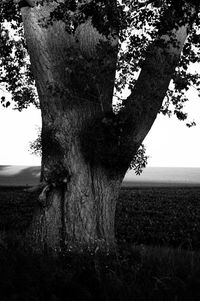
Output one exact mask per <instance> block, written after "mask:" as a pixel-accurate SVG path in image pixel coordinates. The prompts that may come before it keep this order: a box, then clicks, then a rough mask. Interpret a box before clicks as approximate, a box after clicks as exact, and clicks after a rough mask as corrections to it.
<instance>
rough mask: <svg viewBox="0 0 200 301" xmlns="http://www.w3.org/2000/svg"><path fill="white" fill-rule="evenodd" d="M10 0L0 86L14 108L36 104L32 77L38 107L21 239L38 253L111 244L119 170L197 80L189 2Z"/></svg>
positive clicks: (178, 109) (194, 18) (194, 14)
mask: <svg viewBox="0 0 200 301" xmlns="http://www.w3.org/2000/svg"><path fill="white" fill-rule="evenodd" d="M16 2H17V3H16ZM16 2H15V3H13V2H12V1H11V0H4V1H2V4H1V24H2V26H1V44H2V47H1V67H2V70H3V73H2V74H3V75H2V79H1V82H2V83H4V84H5V83H6V87H7V89H8V90H9V91H11V92H12V93H13V98H14V101H15V102H16V104H17V106H18V107H19V108H21V107H24V106H26V105H28V104H29V102H35V103H36V104H37V101H36V100H35V95H34V93H35V92H34V85H33V84H34V81H35V85H36V87H37V93H38V98H39V103H40V108H41V113H42V133H41V143H42V175H41V185H40V195H39V204H38V208H37V210H36V212H35V215H34V218H33V221H32V224H31V227H30V229H29V232H28V234H27V237H28V239H29V244H30V245H31V246H32V248H33V249H34V250H35V251H39V252H43V251H44V250H48V251H52V252H57V251H60V250H62V249H65V250H74V251H79V250H83V249H87V250H91V251H92V250H96V249H101V250H111V249H112V248H113V246H114V245H115V235H114V218H115V207H116V200H117V197H118V194H119V190H120V185H121V182H122V180H123V177H124V175H125V173H126V171H127V169H128V168H129V166H130V164H131V162H132V164H134V163H133V158H135V156H136V154H137V152H138V149H139V147H140V145H141V143H142V141H143V140H144V138H145V136H146V135H147V133H148V132H149V130H150V128H151V126H152V124H153V122H154V120H155V118H156V116H157V113H158V112H163V113H164V114H170V113H171V110H172V108H173V110H174V113H175V114H176V115H177V117H178V118H179V119H185V118H186V114H185V113H183V112H182V108H183V102H184V101H185V100H186V99H185V97H184V93H183V91H184V90H187V89H188V87H189V85H190V84H193V85H197V86H198V84H199V78H198V75H197V74H190V73H189V72H187V67H188V64H189V63H190V62H192V63H195V62H199V57H198V51H199V50H198V47H199V33H198V28H199V23H198V13H199V3H198V1H195V0H188V1H182V0H179V1H175V0H174V1H173V0H171V1H170V0H168V1H167V0H160V1H157V0H152V1H150V0H149V1H125V0H123V1H119V2H118V1H117V0H104V1H98V0H87V1H75V0H71V1H63V0H57V1H56V0H52V1H51V0H46V1H42V0H41V1H40V0H39V1H31V4H30V1H16ZM8 10H9V11H8ZM5 21H7V22H9V25H8V23H6V24H5ZM22 24H23V28H24V31H23V30H22V27H21V25H22ZM6 26H10V28H12V29H13V30H15V31H17V38H16V37H11V36H10V34H9V31H8V29H7V27H6ZM141 29H142V32H141ZM13 53H14V55H15V56H13ZM27 53H28V54H29V56H30V62H29V60H28V58H27ZM181 55H182V56H181ZM30 66H31V68H30ZM116 72H117V74H118V75H117V76H116ZM138 74H139V75H138ZM171 79H173V82H174V87H173V91H175V92H174V94H172V90H168V87H169V83H170V81H171ZM125 87H128V88H129V91H130V95H129V96H128V97H127V98H126V99H123V100H122V102H121V105H120V106H118V108H117V110H114V109H113V105H112V101H113V94H114V93H115V92H116V93H117V97H119V96H120V92H122V91H123V88H125ZM166 95H167V96H168V97H167V98H166V100H165V102H164V104H163V105H162V103H163V99H164V97H165V96H166ZM140 153H141V151H140Z"/></svg>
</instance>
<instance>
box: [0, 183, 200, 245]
mask: <svg viewBox="0 0 200 301" xmlns="http://www.w3.org/2000/svg"><path fill="white" fill-rule="evenodd" d="M36 202H37V199H36V197H35V195H34V194H33V193H30V192H27V191H26V189H24V188H23V187H0V230H16V229H19V230H20V231H21V230H23V229H24V228H25V227H26V226H27V225H28V224H29V222H30V221H31V218H32V214H33V210H34V206H35V205H36ZM116 237H117V239H118V242H119V243H123V242H127V243H130V244H132V243H136V244H146V245H154V246H173V247H181V248H183V249H200V187H180V186H177V187H171V186H170V187H152V188H150V187H136V188H122V190H121V193H120V197H119V200H118V204H117V212H116Z"/></svg>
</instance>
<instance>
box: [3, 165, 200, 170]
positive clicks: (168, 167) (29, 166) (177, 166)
mask: <svg viewBox="0 0 200 301" xmlns="http://www.w3.org/2000/svg"><path fill="white" fill-rule="evenodd" d="M0 166H29V167H34V166H35V167H41V164H39V165H38V164H37V165H34V164H33V165H30V164H0ZM146 168H200V166H146V167H145V168H144V170H145V169H146ZM131 170H133V169H128V171H131Z"/></svg>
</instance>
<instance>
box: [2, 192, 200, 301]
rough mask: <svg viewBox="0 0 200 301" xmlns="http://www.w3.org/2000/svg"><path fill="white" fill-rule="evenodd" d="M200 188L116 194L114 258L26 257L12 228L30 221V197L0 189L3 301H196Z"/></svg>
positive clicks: (199, 291)
mask: <svg viewBox="0 0 200 301" xmlns="http://www.w3.org/2000/svg"><path fill="white" fill-rule="evenodd" d="M199 200H200V188H195V187H193V188H184V187H182V188H181V187H170V188H167V187H164V188H162V187H154V188H135V189H132V188H131V189H127V188H126V189H125V188H124V189H122V191H121V194H120V197H119V201H118V206H117V213H116V237H117V240H118V246H119V249H118V251H117V253H116V254H115V255H113V256H107V257H105V256H104V257H102V256H101V255H100V254H96V255H94V256H91V257H88V256H87V255H85V256H84V257H83V256H78V255H77V256H72V255H69V254H68V255H66V256H63V257H62V258H60V259H57V260H55V259H50V258H46V257H39V256H33V255H30V256H27V254H23V252H22V251H21V250H19V249H18V246H17V243H16V241H15V239H14V233H15V230H17V231H23V230H24V228H25V227H26V225H27V224H28V223H29V221H30V219H31V214H32V210H33V207H34V205H35V198H34V195H31V198H30V195H29V192H25V191H23V190H22V189H21V188H8V187H7V188H6V187H4V188H3V187H1V189H0V230H1V233H10V235H9V237H10V238H8V239H7V241H6V243H5V242H4V243H2V244H1V242H0V300H1V301H4V300H5V301H7V300H8V301H10V300H11V301H12V300H15V301H16V300H17V301H18V300H19V301H23V300H24V301H25V300H26V301H27V300H30V301H31V300H32V301H41V300H48V301H64V300H69V301H72V300H74V301H76V300H97V301H98V300H99V301H100V300H105V301H107V300H108V301H109V300H119V301H120V300H125V301H126V300H130V301H132V300H136V301H143V300H144V301H147V300H153V301H156V300H159V301H161V300H166V301H168V300H169V301H180V300H181V301H182V300H187V301H191V300H192V301H193V300H200V252H199V249H200V202H199Z"/></svg>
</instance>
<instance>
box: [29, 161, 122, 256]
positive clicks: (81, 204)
mask: <svg viewBox="0 0 200 301" xmlns="http://www.w3.org/2000/svg"><path fill="white" fill-rule="evenodd" d="M83 165H85V164H83ZM74 168H77V173H76V174H73V176H71V178H70V180H69V181H68V182H65V181H64V183H62V184H60V185H57V186H56V184H53V185H52V187H48V188H49V191H46V192H43V195H42V199H41V195H40V206H39V207H38V209H37V211H36V212H35V215H34V219H33V222H32V225H31V229H30V230H29V234H28V235H29V245H30V246H31V247H32V249H33V250H34V251H38V252H44V251H47V252H50V253H56V252H58V251H63V250H66V251H77V252H81V251H83V250H87V251H91V252H92V251H94V250H97V249H100V250H101V251H102V250H103V251H106V252H107V251H108V250H109V251H110V250H112V249H113V247H114V246H115V235H114V219H115V207H116V200H117V197H118V192H119V188H120V183H121V181H120V180H121V179H117V180H110V179H109V178H108V177H107V176H106V174H105V172H104V171H103V170H100V169H97V170H93V169H91V168H90V167H89V166H86V165H85V166H84V169H83V166H82V169H81V170H80V162H79V164H76V166H74ZM54 186H55V187H54ZM48 188H47V187H46V190H47V189H48Z"/></svg>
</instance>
